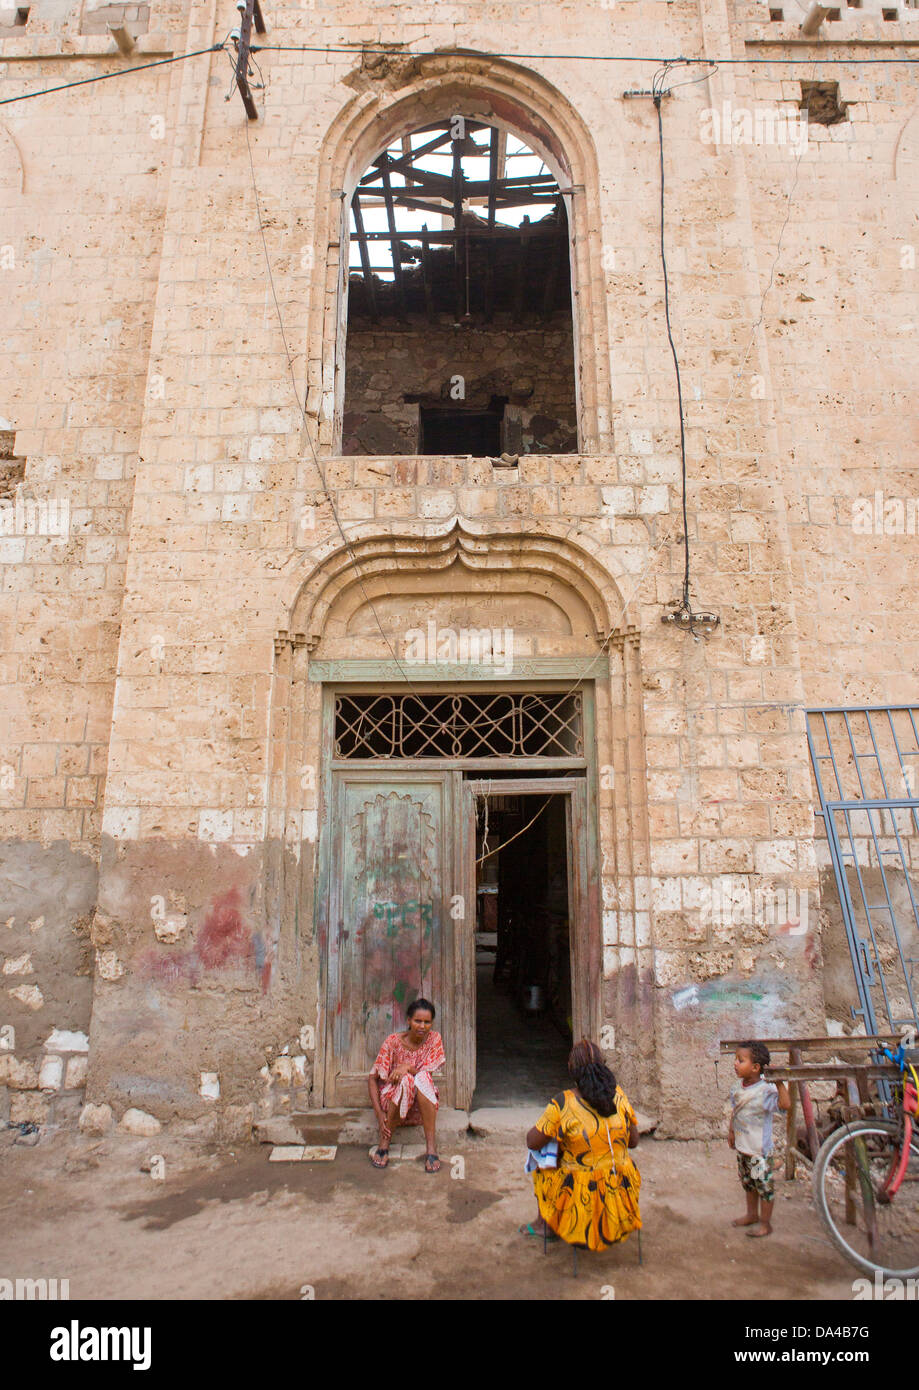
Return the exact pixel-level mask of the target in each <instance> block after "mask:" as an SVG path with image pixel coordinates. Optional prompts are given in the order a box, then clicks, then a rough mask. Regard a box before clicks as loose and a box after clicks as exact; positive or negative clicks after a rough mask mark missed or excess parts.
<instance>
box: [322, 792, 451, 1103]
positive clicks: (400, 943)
mask: <svg viewBox="0 0 919 1390" xmlns="http://www.w3.org/2000/svg"><path fill="white" fill-rule="evenodd" d="M451 801H452V783H451V779H450V773H449V772H442V773H441V772H429V773H420V772H419V773H414V774H412V773H409V772H406V773H399V772H392V773H390V774H388V775H385V776H380V775H379V772H376V773H374V772H373V771H370V770H368V771H367V772H361V771H355V772H351V771H348V772H337V773H335V775H334V778H333V816H332V843H331V855H330V865H329V866H330V883H329V905H328V906H329V911H328V918H327V921H328V953H327V960H328V977H327V978H328V993H327V1000H328V1013H327V1029H326V1049H325V1053H326V1086H325V1103H326V1104H327V1105H354V1104H359V1105H366V1104H367V1101H368V1096H367V1074H368V1072H369V1071H370V1068H371V1066H372V1065H373V1060H374V1058H375V1056H376V1054H377V1052H378V1051H379V1048H380V1044H381V1043H382V1041H383V1039H384V1038H385V1037H386V1035H387V1034H388V1033H391V1032H393V1031H395V1030H396V1029H401V1028H404V1027H405V1008H406V1006H407V1005H408V1004H409V1003H410V1002H411V1000H412V999H414V998H415V997H416V996H417V995H424V996H425V997H426V998H428V999H431V1000H432V1001H433V1002H434V1003H435V1005H436V1006H437V1017H436V1020H435V1027H436V1028H437V1030H438V1031H439V1032H441V1033H442V1034H443V1036H444V1044H445V1047H446V1050H447V1056H448V1068H447V1075H446V1077H445V1078H444V1082H443V1083H441V1099H442V1101H444V1102H445V1103H446V1104H448V1105H449V1104H453V1103H454V1097H453V1090H454V1086H453V1073H454V1065H455V1064H454V1062H453V1058H454V1057H455V1052H454V1051H453V1048H454V1047H455V1042H456V1040H455V1039H454V1038H453V1036H452V1024H453V1017H452V1015H453V1009H452V1007H451V1000H450V998H449V997H448V996H449V990H450V985H451V984H452V981H451V980H448V979H447V978H446V977H445V961H447V960H448V959H449V954H448V953H449V952H450V950H451V949H452V940H451V939H450V932H449V924H450V916H449V911H448V908H449V902H450V893H451V891H452V882H453V861H454V853H453V845H452V824H453V816H452V815H451ZM449 974H450V975H451V976H452V974H453V971H452V969H450V971H449Z"/></svg>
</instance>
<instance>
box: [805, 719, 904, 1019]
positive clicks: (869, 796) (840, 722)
mask: <svg viewBox="0 0 919 1390" xmlns="http://www.w3.org/2000/svg"><path fill="white" fill-rule="evenodd" d="M917 721H919V706H917V705H863V706H853V707H849V708H842V707H837V708H830V709H810V710H808V711H807V741H808V746H809V748H810V755H811V762H812V763H813V768H814V775H815V777H816V779H817V791H818V793H819V796H820V810H819V811H818V812H817V814H818V815H819V816H821V817H822V819H823V824H824V828H825V830H826V838H827V842H828V845H829V851H830V859H831V862H832V865H833V872H834V874H835V877H836V886H837V888H838V890H839V901H840V904H841V907H842V917H843V924H844V926H845V932H846V939H847V941H848V946H849V953H850V956H851V959H852V965H853V968H854V970H855V985H856V993H857V997H858V1004H857V1006H853V1010H852V1012H853V1014H854V1016H855V1017H856V1018H860V1019H861V1020H862V1021H863V1022H864V1026H865V1031H866V1033H868V1034H869V1035H870V1034H877V1033H879V1032H880V1033H903V1032H904V1031H907V1032H908V1031H910V1030H916V1029H919V1014H917V1011H916V993H917V986H919V978H917V977H916V970H917V966H919V903H917V887H916V885H917V884H919V796H917V792H919V728H917Z"/></svg>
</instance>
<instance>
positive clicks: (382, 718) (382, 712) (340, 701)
mask: <svg viewBox="0 0 919 1390" xmlns="http://www.w3.org/2000/svg"><path fill="white" fill-rule="evenodd" d="M581 714H582V711H581V696H580V694H579V693H574V694H570V693H568V692H565V691H558V692H541V693H539V694H536V693H533V692H516V691H514V692H512V693H502V694H481V695H438V694H416V695H336V697H335V757H336V758H375V759H383V758H387V759H396V760H398V759H403V758H581V757H583V756H584V738H583V731H582V719H581Z"/></svg>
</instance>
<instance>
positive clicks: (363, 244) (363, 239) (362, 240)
mask: <svg viewBox="0 0 919 1390" xmlns="http://www.w3.org/2000/svg"><path fill="white" fill-rule="evenodd" d="M351 211H352V212H353V214H354V226H355V229H356V232H357V244H358V249H359V250H360V253H361V269H362V271H363V274H364V285H365V286H366V289H367V309H368V312H369V314H370V318H371V321H372V322H373V323H376V321H377V293H376V286H375V285H374V283H373V270H372V269H371V266H370V253H369V251H368V250H367V234H366V232H365V231H364V218H363V216H362V214H361V196H360V194H359V193H358V192H357V191H356V190H355V193H354V198H353V199H352V201H351Z"/></svg>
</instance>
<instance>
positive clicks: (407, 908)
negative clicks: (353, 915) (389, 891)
mask: <svg viewBox="0 0 919 1390" xmlns="http://www.w3.org/2000/svg"><path fill="white" fill-rule="evenodd" d="M416 914H418V918H419V920H416ZM373 915H374V917H375V918H376V919H377V921H383V920H384V919H385V921H386V929H385V935H386V936H388V937H392V936H396V935H397V934H398V933H399V932H400V931H401V930H403V928H405V929H407V930H412V929H417V927H418V926H419V925H420V926H421V927H422V928H423V935H424V936H430V934H431V931H432V928H433V925H434V904H433V903H419V902H418V901H417V899H415V898H407V899H406V901H405V902H404V903H399V902H378V903H374V904H373Z"/></svg>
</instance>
